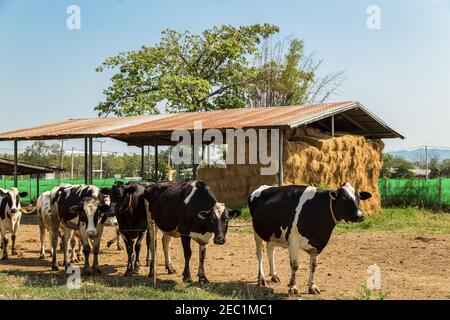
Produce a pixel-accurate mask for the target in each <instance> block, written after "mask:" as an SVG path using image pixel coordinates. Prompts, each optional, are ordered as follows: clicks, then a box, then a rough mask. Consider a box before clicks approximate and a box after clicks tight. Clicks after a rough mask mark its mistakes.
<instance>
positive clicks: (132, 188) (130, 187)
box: [125, 186, 136, 194]
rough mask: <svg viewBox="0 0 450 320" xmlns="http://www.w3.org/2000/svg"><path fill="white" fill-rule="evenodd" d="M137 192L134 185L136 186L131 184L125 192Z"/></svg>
mask: <svg viewBox="0 0 450 320" xmlns="http://www.w3.org/2000/svg"><path fill="white" fill-rule="evenodd" d="M135 192H136V187H134V186H129V187H126V188H125V193H128V194H133V193H135Z"/></svg>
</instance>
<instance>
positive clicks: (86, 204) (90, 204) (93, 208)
mask: <svg viewBox="0 0 450 320" xmlns="http://www.w3.org/2000/svg"><path fill="white" fill-rule="evenodd" d="M99 205H100V201H99V200H98V199H96V198H85V199H84V201H83V210H84V212H85V213H86V217H87V220H88V224H87V228H86V232H87V234H88V235H92V236H95V235H96V234H97V229H96V228H95V224H94V215H95V212H97V209H98V206H99Z"/></svg>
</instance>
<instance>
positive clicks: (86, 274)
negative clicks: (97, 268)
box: [83, 269, 92, 276]
mask: <svg viewBox="0 0 450 320" xmlns="http://www.w3.org/2000/svg"><path fill="white" fill-rule="evenodd" d="M83 276H92V270H91V269H83Z"/></svg>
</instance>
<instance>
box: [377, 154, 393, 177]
mask: <svg viewBox="0 0 450 320" xmlns="http://www.w3.org/2000/svg"><path fill="white" fill-rule="evenodd" d="M393 165H394V157H393V156H392V155H390V154H389V153H385V154H383V167H382V168H381V171H380V177H381V178H390V177H391V176H392V173H393V172H394V168H393Z"/></svg>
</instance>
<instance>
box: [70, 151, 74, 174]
mask: <svg viewBox="0 0 450 320" xmlns="http://www.w3.org/2000/svg"><path fill="white" fill-rule="evenodd" d="M73 149H74V147H72V153H71V155H70V179H71V180H73Z"/></svg>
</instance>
